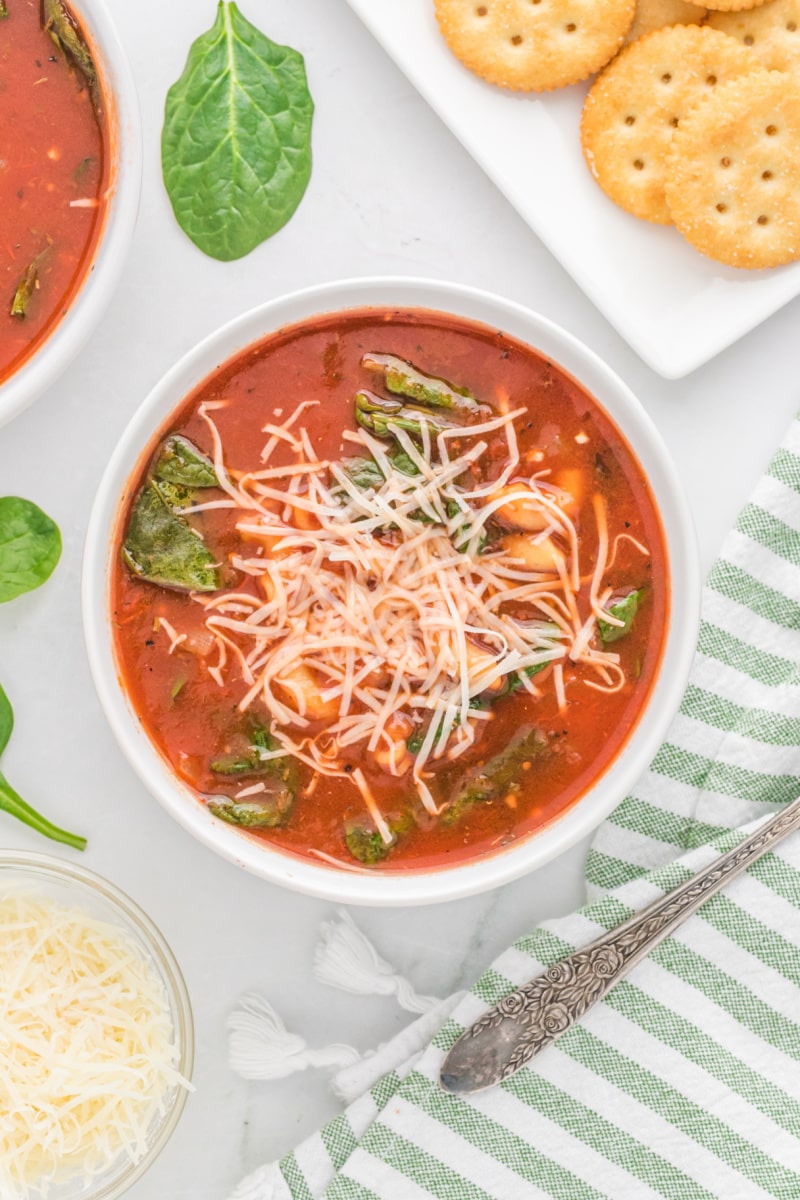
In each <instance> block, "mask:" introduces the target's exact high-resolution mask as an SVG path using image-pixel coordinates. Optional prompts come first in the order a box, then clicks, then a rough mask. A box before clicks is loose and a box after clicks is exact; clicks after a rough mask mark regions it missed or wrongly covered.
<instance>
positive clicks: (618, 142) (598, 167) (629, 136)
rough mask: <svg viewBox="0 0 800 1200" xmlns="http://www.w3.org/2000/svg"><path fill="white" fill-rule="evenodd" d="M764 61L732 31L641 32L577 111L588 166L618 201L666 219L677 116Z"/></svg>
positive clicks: (676, 29)
mask: <svg viewBox="0 0 800 1200" xmlns="http://www.w3.org/2000/svg"><path fill="white" fill-rule="evenodd" d="M750 74H757V75H759V74H760V75H765V74H767V72H766V70H765V68H764V67H762V66H761V64H760V63H759V62H758V59H756V58H755V56H754V55H752V54H751V53H750V52H749V51H748V50H746V49H745V48H744V46H740V45H739V43H738V42H736V41H735V39H734V38H730V37H728V36H727V34H724V33H720V32H719V31H718V30H716V29H706V28H700V27H699V26H697V25H672V26H670V27H669V28H668V29H658V30H656V31H655V32H654V33H649V34H647V35H646V36H645V37H643V38H640V39H639V41H638V42H634V43H632V45H630V46H626V48H625V49H624V50H623V51H622V53H621V54H619V55H618V56H617V58H615V59H614V61H613V62H612V63H611V64H610V65H609V66H608V67H607V68H606V69H605V71H603V73H602V74H601V75H600V76H599V78H598V79H596V80H595V82H594V84H593V86H592V88H591V90H590V91H589V94H588V96H587V97H586V103H585V105H584V109H583V116H582V118H581V143H582V145H583V153H584V155H585V157H586V161H587V163H588V164H589V169H590V170H591V172H592V174H593V175H594V177H595V179H596V180H597V182H598V183H599V184H600V186H601V188H602V189H603V191H604V192H605V193H606V195H607V196H609V197H610V198H611V199H612V200H613V201H615V203H617V204H619V205H620V207H622V208H624V209H626V210H627V211H628V212H630V213H633V214H634V215H635V216H637V217H643V218H644V219H645V220H646V221H654V222H656V223H657V224H661V225H669V224H670V222H671V217H670V210H669V208H668V206H667V201H666V197H665V195H664V159H665V156H666V153H667V150H668V149H669V146H670V143H671V141H672V135H673V134H674V133H675V130H676V128H677V126H678V125H679V122H680V121H681V120H682V119H683V117H684V115H685V114H686V113H687V112H688V111H689V110H690V109H691V108H692V107H693V106H694V105H695V104H697V102H698V101H699V100H701V99H702V98H703V97H706V96H710V95H712V94H713V92H714V90H715V88H717V87H718V86H719V85H720V84H722V83H726V82H728V81H729V80H731V79H736V78H737V77H738V76H741V75H750Z"/></svg>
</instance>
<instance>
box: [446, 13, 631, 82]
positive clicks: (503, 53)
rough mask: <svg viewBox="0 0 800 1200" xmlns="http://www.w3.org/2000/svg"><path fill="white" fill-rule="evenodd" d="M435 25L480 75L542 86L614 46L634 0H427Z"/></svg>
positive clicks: (589, 65)
mask: <svg viewBox="0 0 800 1200" xmlns="http://www.w3.org/2000/svg"><path fill="white" fill-rule="evenodd" d="M435 8H436V17H437V20H438V22H439V28H440V29H441V31H442V34H443V36H444V38H445V41H446V42H447V44H448V45H449V47H450V49H451V50H452V51H453V53H454V54H455V55H456V57H457V58H459V59H460V60H461V61H462V63H464V65H465V66H466V67H469V69H470V70H471V71H474V72H475V74H476V75H480V77H481V78H482V79H485V80H486V81H487V82H488V83H495V84H498V85H499V86H500V87H505V88H512V89H514V90H517V91H524V92H545V91H549V90H550V89H551V88H558V87H566V85H567V84H570V83H578V82H579V81H580V80H581V79H586V77H587V76H588V75H591V74H592V73H593V72H594V71H598V70H599V69H600V68H601V67H602V66H604V65H605V64H606V63H607V62H608V61H609V59H610V58H612V57H613V55H614V54H616V52H617V50H619V48H620V46H621V45H622V43H623V41H624V39H625V35H626V33H627V32H628V30H629V28H630V25H631V22H632V20H633V13H634V8H635V0H435Z"/></svg>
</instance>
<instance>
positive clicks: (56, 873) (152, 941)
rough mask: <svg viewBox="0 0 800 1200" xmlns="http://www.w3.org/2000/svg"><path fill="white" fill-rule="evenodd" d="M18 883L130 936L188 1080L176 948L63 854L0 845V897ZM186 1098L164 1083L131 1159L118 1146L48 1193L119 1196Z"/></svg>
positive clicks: (190, 1052)
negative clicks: (92, 1171)
mask: <svg viewBox="0 0 800 1200" xmlns="http://www.w3.org/2000/svg"><path fill="white" fill-rule="evenodd" d="M21 888H22V889H24V891H25V892H29V893H31V894H32V895H33V896H36V897H43V898H46V899H48V900H50V901H53V902H55V903H56V904H59V905H63V906H65V907H66V908H70V909H77V910H79V911H81V912H84V913H88V914H89V915H90V916H92V917H94V918H95V919H97V920H100V921H105V922H107V923H108V924H109V925H112V926H115V927H116V928H118V929H120V930H121V931H122V932H123V933H124V934H125V935H126V937H127V938H128V939H130V941H132V942H133V944H134V945H135V946H136V947H137V949H138V951H139V953H140V954H141V955H142V956H143V958H144V959H145V960H146V961H147V962H149V963H150V964H151V966H152V967H153V968H154V970H155V972H156V973H157V975H158V977H159V979H160V980H161V983H162V984H163V987H164V993H165V995H166V998H167V1003H168V1005H169V1012H170V1017H171V1019H172V1025H173V1028H174V1030H175V1045H176V1047H177V1051H178V1060H177V1062H176V1064H175V1066H176V1069H177V1071H178V1072H179V1074H180V1075H182V1076H183V1078H184V1079H185V1080H187V1081H189V1080H191V1077H192V1067H193V1065H194V1024H193V1020H192V1007H191V1004H190V1001H189V993H188V992H187V990H186V984H185V983H184V979H183V975H182V974H181V970H180V967H179V966H178V964H177V962H176V961H175V956H174V955H173V953H172V951H171V950H170V948H169V946H168V945H167V942H166V941H165V939H164V937H163V935H162V933H161V932H160V930H159V929H158V928H157V927H156V926H155V925H154V924H153V922H152V921H151V920H150V918H149V917H148V916H147V915H146V914H145V913H143V912H142V910H141V909H140V908H139V906H138V905H137V904H134V902H133V900H131V898H130V897H129V896H127V895H126V894H125V893H124V892H122V891H120V889H119V888H117V887H115V886H114V884H113V883H109V881H108V880H107V879H103V878H102V876H100V875H95V874H94V872H93V871H87V870H86V868H85V867H81V866H78V864H77V863H69V862H64V861H62V860H61V859H58V858H53V857H52V856H51V855H49V854H38V853H31V852H27V851H22V850H1V849H0V897H2V895H3V894H4V893H5V892H8V893H11V894H14V893H15V892H17V891H19V890H20V889H21ZM186 1099H187V1090H186V1088H185V1087H182V1086H179V1085H176V1086H174V1087H172V1088H171V1089H170V1091H169V1092H168V1093H167V1095H166V1096H165V1097H164V1099H163V1107H162V1111H161V1112H160V1113H159V1114H158V1115H157V1116H156V1117H154V1119H153V1121H152V1122H151V1125H150V1128H149V1129H148V1130H147V1134H146V1137H145V1147H144V1149H143V1152H142V1153H141V1154H140V1156H139V1157H138V1158H137V1159H136V1160H135V1161H132V1160H131V1158H130V1157H129V1156H128V1155H127V1154H120V1155H118V1156H117V1158H116V1159H115V1160H114V1162H112V1163H111V1164H110V1165H109V1166H108V1167H107V1168H106V1170H105V1171H103V1172H102V1173H101V1174H99V1175H95V1176H94V1177H93V1178H92V1179H91V1181H87V1180H86V1179H85V1178H84V1177H83V1176H82V1175H69V1176H66V1177H65V1178H64V1179H59V1180H58V1181H57V1182H54V1183H52V1184H51V1185H50V1186H49V1187H48V1189H47V1191H46V1195H47V1197H48V1200H118V1197H120V1196H122V1195H123V1193H124V1192H127V1190H128V1189H129V1188H130V1187H132V1186H133V1184H134V1183H136V1181H137V1180H138V1179H141V1177H142V1175H144V1173H145V1171H147V1170H148V1168H149V1167H150V1166H152V1164H153V1162H154V1161H155V1159H156V1158H157V1157H158V1155H159V1154H160V1153H161V1151H162V1150H163V1149H164V1147H165V1146H166V1144H167V1142H168V1141H169V1139H170V1138H171V1136H172V1134H173V1133H174V1131H175V1127H176V1126H177V1124H178V1121H179V1120H180V1118H181V1114H182V1113H183V1110H184V1107H185V1105H186ZM36 1194H37V1195H38V1192H37V1193H36Z"/></svg>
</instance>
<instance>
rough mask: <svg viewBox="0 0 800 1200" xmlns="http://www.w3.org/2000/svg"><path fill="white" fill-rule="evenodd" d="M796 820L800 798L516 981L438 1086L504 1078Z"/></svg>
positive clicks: (476, 1086) (465, 1040)
mask: <svg viewBox="0 0 800 1200" xmlns="http://www.w3.org/2000/svg"><path fill="white" fill-rule="evenodd" d="M797 828H800V798H799V799H797V800H795V801H794V802H793V803H792V804H790V805H788V807H787V808H784V809H782V810H781V811H780V812H778V813H776V814H775V815H774V816H773V817H770V819H769V820H768V821H766V822H765V823H764V824H763V825H761V826H760V827H759V828H758V829H757V830H756V832H755V833H753V834H751V835H750V837H748V838H745V840H744V841H743V842H740V843H739V845H738V846H736V847H735V848H734V849H733V850H729V851H728V853H727V854H723V855H721V856H720V857H719V858H716V859H714V861H713V862H712V863H710V864H709V865H708V866H707V867H704V868H703V870H702V871H698V873H697V874H696V875H693V876H692V878H691V879H689V880H687V882H686V883H684V884H682V885H681V886H680V887H679V888H676V889H675V891H674V892H670V893H669V894H668V895H666V896H664V897H663V898H662V899H661V900H656V901H655V902H654V903H653V904H651V905H649V907H648V908H645V909H643V910H642V912H640V913H637V914H636V915H635V916H634V917H631V919H630V920H628V921H626V922H625V924H624V925H619V926H618V927H617V928H616V929H612V930H611V931H610V932H609V933H606V934H603V936H602V937H600V938H598V939H597V941H595V942H592V943H591V945H589V946H586V947H585V948H584V949H582V950H576V951H575V953H574V954H570V955H569V957H568V958H564V959H562V960H561V962H559V963H556V964H555V965H554V966H552V967H549V968H548V969H547V970H546V971H545V973H544V974H543V975H540V976H539V977H538V978H537V979H533V980H531V981H530V983H526V984H523V986H522V987H520V988H517V990H516V991H515V992H512V993H511V995H510V996H506V998H505V999H504V1000H501V1002H500V1003H499V1004H498V1005H496V1006H495V1007H494V1008H492V1009H490V1010H489V1012H487V1013H486V1014H485V1016H483V1017H481V1019H480V1020H479V1021H477V1022H476V1023H475V1024H474V1025H473V1026H472V1027H471V1028H470V1029H467V1030H465V1032H464V1033H463V1034H462V1035H461V1037H460V1038H459V1039H458V1041H457V1042H456V1043H455V1044H454V1045H453V1046H452V1048H451V1049H450V1052H449V1053H448V1055H447V1057H446V1058H445V1060H444V1062H443V1064H442V1068H441V1074H440V1083H441V1086H442V1087H443V1088H444V1090H445V1091H447V1092H452V1093H454V1094H456V1095H466V1094H468V1093H470V1092H479V1091H483V1090H484V1089H485V1088H489V1087H493V1086H494V1085H495V1084H497V1083H501V1082H502V1081H503V1080H504V1079H508V1078H509V1076H511V1075H513V1074H514V1072H515V1071H518V1070H519V1068H520V1067H522V1066H524V1065H525V1064H526V1063H528V1062H530V1060H531V1059H532V1058H533V1057H534V1056H535V1055H537V1054H539V1052H540V1051H542V1050H544V1049H545V1047H546V1046H549V1045H550V1043H551V1042H553V1041H555V1039H556V1038H557V1037H559V1036H560V1035H561V1034H562V1033H564V1031H565V1030H567V1029H569V1028H570V1026H571V1025H573V1024H574V1023H575V1022H576V1021H578V1020H580V1018H581V1017H582V1016H583V1014H584V1013H585V1012H586V1011H587V1009H589V1008H591V1006H592V1005H593V1004H596V1003H597V1001H598V1000H602V999H603V997H604V996H605V995H606V994H607V993H608V992H609V991H610V990H611V988H612V987H613V986H614V984H615V983H617V982H618V980H620V979H621V978H622V977H623V976H624V975H627V973H628V971H630V969H631V968H632V967H634V966H635V965H636V963H638V962H639V961H640V960H641V959H642V958H644V957H645V955H646V954H649V952H650V951H651V950H652V949H653V947H654V946H657V945H658V943H659V942H660V941H662V939H663V938H665V937H667V936H668V935H669V934H670V933H672V931H673V930H674V929H675V928H677V926H678V925H680V924H681V923H682V922H683V921H685V920H686V918H687V917H689V916H691V914H692V913H693V912H695V911H696V910H697V909H698V908H699V907H700V905H701V904H702V903H703V902H704V901H705V900H707V899H708V898H709V897H710V896H713V895H714V894H715V893H716V892H718V891H719V890H720V888H722V887H724V886H725V884H726V883H728V882H729V880H731V879H733V878H734V877H735V876H736V875H739V874H740V873H741V872H742V871H744V870H745V869H746V868H747V867H749V866H750V864H751V863H754V862H755V861H756V859H758V858H760V857H761V855H762V854H765V853H766V852H767V851H768V850H771V849H772V847H773V846H775V845H776V844H777V843H778V842H779V841H780V840H781V839H782V838H784V837H786V835H787V834H789V833H792V832H793V831H794V830H795V829H797Z"/></svg>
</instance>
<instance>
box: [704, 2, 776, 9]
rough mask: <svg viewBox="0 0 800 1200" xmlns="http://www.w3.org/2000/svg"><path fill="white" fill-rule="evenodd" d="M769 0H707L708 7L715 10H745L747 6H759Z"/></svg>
mask: <svg viewBox="0 0 800 1200" xmlns="http://www.w3.org/2000/svg"><path fill="white" fill-rule="evenodd" d="M766 3H767V0H706V8H710V9H713V11H714V12H743V11H744V10H745V9H747V8H758V7H759V6H760V5H762V4H766Z"/></svg>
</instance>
